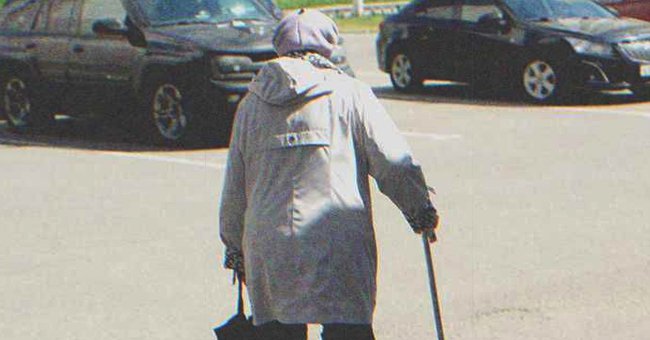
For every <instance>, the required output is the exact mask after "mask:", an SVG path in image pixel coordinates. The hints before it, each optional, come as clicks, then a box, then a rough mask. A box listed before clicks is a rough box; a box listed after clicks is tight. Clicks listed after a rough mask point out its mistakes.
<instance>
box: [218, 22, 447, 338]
mask: <svg viewBox="0 0 650 340" xmlns="http://www.w3.org/2000/svg"><path fill="white" fill-rule="evenodd" d="M337 41H338V30H337V28H336V25H335V24H334V22H333V21H332V20H330V19H329V18H328V17H326V16H325V15H323V14H321V13H320V12H316V11H305V10H301V11H299V12H297V13H294V14H291V15H289V16H287V17H285V19H284V20H283V21H282V22H281V24H280V26H279V27H278V29H277V31H276V34H275V37H274V41H273V43H274V46H275V49H276V51H277V52H278V54H279V55H280V58H278V59H276V60H274V61H271V62H269V63H268V64H267V65H266V66H265V67H264V68H263V69H262V70H261V71H260V73H259V75H258V76H257V77H256V78H255V79H254V80H253V82H252V83H251V85H250V87H249V89H250V91H249V93H248V95H246V97H245V98H244V99H243V100H242V102H241V104H240V105H239V108H238V111H237V115H236V118H235V123H234V127H233V134H232V139H231V142H230V151H229V155H228V165H227V169H226V177H225V183H224V188H223V193H222V198H221V202H222V203H221V213H220V224H221V238H222V240H223V242H224V243H225V245H226V248H227V250H226V267H228V268H231V269H235V270H237V271H238V272H239V273H240V274H241V275H245V283H246V286H247V289H248V293H249V297H250V300H251V307H252V308H251V309H252V313H253V322H254V324H255V325H256V326H258V327H257V328H258V330H259V332H260V334H261V335H262V338H263V339H280V340H292V339H306V337H307V335H306V334H307V326H306V324H309V323H314V324H322V325H323V334H322V335H323V339H328V340H332V339H350V340H357V339H359V340H361V339H364V340H365V339H374V335H373V331H372V327H371V324H372V316H373V311H374V308H375V292H376V274H377V253H376V244H375V235H374V230H373V222H372V214H371V201H370V183H369V176H372V177H373V178H374V179H375V180H376V182H377V184H378V187H379V189H380V190H381V192H382V193H384V194H385V195H387V196H388V197H389V198H390V199H391V200H392V201H393V202H394V203H395V204H396V205H397V206H398V207H399V209H400V210H401V211H402V212H403V213H404V215H405V216H406V218H407V220H408V221H409V223H410V225H411V227H412V228H413V229H414V230H415V231H416V232H427V233H430V234H431V235H433V230H434V228H435V226H436V224H437V221H438V218H437V214H436V211H435V209H434V207H433V205H432V204H431V201H430V199H429V195H428V192H427V185H426V183H425V180H424V176H423V174H422V170H421V169H420V166H419V165H418V164H417V163H416V162H415V161H414V160H413V157H412V155H411V152H410V150H409V147H408V145H407V144H406V142H405V140H404V138H403V137H402V136H401V135H400V132H399V131H398V130H397V128H396V126H395V124H394V123H393V122H392V120H391V119H390V118H389V116H388V115H387V114H386V112H385V111H384V109H383V108H382V106H381V104H380V103H379V102H378V100H377V98H376V97H375V96H374V95H373V93H372V90H371V89H370V88H369V87H368V86H367V85H365V84H363V83H361V82H360V81H358V80H355V79H353V78H351V77H349V76H348V75H346V74H344V73H343V72H341V71H340V70H339V69H338V68H337V67H336V66H335V65H334V64H333V63H332V62H330V61H329V60H328V57H330V56H331V54H332V51H333V50H334V49H335V48H336V44H337Z"/></svg>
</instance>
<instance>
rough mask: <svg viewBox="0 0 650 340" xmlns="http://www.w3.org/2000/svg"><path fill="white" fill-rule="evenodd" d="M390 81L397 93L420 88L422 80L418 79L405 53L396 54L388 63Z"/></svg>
mask: <svg viewBox="0 0 650 340" xmlns="http://www.w3.org/2000/svg"><path fill="white" fill-rule="evenodd" d="M390 81H391V82H392V83H393V87H394V88H395V89H396V90H398V91H403V92H410V91H414V90H416V89H419V88H421V87H422V82H423V81H422V79H421V78H419V77H418V75H417V74H416V72H415V69H414V67H413V62H412V61H411V58H409V56H408V55H407V54H406V53H402V52H397V53H395V54H394V55H393V58H392V59H391V63H390Z"/></svg>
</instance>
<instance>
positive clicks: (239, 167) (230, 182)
mask: <svg viewBox="0 0 650 340" xmlns="http://www.w3.org/2000/svg"><path fill="white" fill-rule="evenodd" d="M242 125H243V124H242V119H241V115H239V114H237V116H236V118H235V123H234V125H233V132H232V136H231V139H230V149H229V151H228V161H227V164H226V173H225V178H224V183H223V190H222V193H221V206H220V209H219V233H220V236H221V241H222V242H223V243H224V244H225V246H226V259H225V266H226V268H230V269H236V270H238V271H239V269H243V253H242V237H243V232H244V215H245V213H246V206H247V199H246V185H245V166H246V165H245V164H244V157H243V152H242V145H243V141H242V128H243V126H242Z"/></svg>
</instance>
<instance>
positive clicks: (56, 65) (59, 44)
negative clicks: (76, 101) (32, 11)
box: [27, 0, 77, 84]
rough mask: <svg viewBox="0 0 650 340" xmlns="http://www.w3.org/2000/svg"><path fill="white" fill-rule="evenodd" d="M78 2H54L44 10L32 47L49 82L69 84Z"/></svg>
mask: <svg viewBox="0 0 650 340" xmlns="http://www.w3.org/2000/svg"><path fill="white" fill-rule="evenodd" d="M76 2H77V0H52V1H50V2H47V3H44V5H43V6H42V7H41V9H40V11H39V13H38V17H37V18H36V22H35V24H34V31H33V34H32V37H31V41H30V43H29V46H27V47H28V48H29V49H30V50H32V51H33V55H34V59H35V63H36V67H37V68H38V72H39V74H40V75H41V77H42V79H43V80H44V81H46V82H47V83H54V84H65V83H67V80H68V73H67V62H68V59H69V57H70V41H71V35H72V26H73V21H74V9H75V5H76Z"/></svg>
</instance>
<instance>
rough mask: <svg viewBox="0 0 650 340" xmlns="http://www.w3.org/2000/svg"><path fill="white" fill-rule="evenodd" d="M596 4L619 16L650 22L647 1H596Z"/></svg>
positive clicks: (649, 9) (649, 4)
mask: <svg viewBox="0 0 650 340" xmlns="http://www.w3.org/2000/svg"><path fill="white" fill-rule="evenodd" d="M598 2H599V3H601V4H603V5H605V6H607V7H609V8H612V9H614V10H615V11H616V12H617V13H618V14H620V15H621V16H624V17H630V18H637V19H641V20H645V21H650V1H648V0H598Z"/></svg>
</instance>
